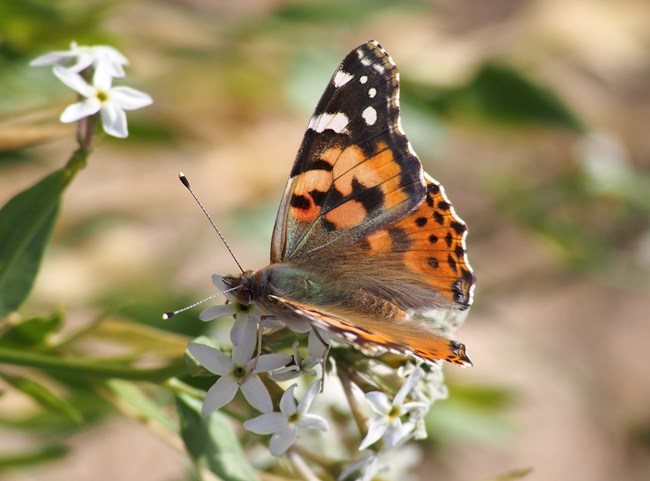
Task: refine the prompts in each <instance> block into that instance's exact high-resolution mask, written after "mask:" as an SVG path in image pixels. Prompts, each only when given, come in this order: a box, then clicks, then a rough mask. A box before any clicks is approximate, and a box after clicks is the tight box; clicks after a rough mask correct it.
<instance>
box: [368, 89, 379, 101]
mask: <svg viewBox="0 0 650 481" xmlns="http://www.w3.org/2000/svg"><path fill="white" fill-rule="evenodd" d="M375 95H377V89H376V88H374V87H373V88H371V89H369V90H368V97H370V98H371V99H374V98H375Z"/></svg>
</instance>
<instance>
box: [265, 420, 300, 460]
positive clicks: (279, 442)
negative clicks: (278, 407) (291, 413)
mask: <svg viewBox="0 0 650 481" xmlns="http://www.w3.org/2000/svg"><path fill="white" fill-rule="evenodd" d="M297 436H298V428H297V426H295V425H294V424H289V425H288V426H287V427H286V428H284V429H283V430H282V431H280V432H277V433H275V434H274V435H273V436H271V443H270V447H271V454H272V455H273V456H280V455H281V454H282V453H284V452H285V451H286V450H287V449H289V447H290V446H291V445H292V444H293V443H294V441H295V440H296V437H297Z"/></svg>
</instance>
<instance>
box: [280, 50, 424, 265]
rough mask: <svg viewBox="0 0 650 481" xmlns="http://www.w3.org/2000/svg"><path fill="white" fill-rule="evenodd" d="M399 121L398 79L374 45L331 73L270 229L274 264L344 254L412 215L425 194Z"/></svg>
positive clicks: (356, 52)
mask: <svg viewBox="0 0 650 481" xmlns="http://www.w3.org/2000/svg"><path fill="white" fill-rule="evenodd" d="M425 192H426V190H425V185H424V179H423V173H422V166H421V164H420V161H419V160H418V158H417V157H416V156H415V153H414V152H413V149H412V148H411V146H410V144H409V142H408V140H407V138H406V136H405V135H404V133H403V131H402V129H401V127H400V120H399V75H398V72H397V68H396V67H395V64H394V62H393V60H392V59H391V58H390V56H389V55H388V54H387V53H386V51H385V50H384V49H383V48H382V47H381V46H380V45H379V44H378V43H377V42H374V41H371V42H368V43H366V44H364V45H361V46H359V47H358V48H356V49H355V50H353V51H352V52H350V54H349V55H348V56H347V57H346V58H345V59H344V60H343V62H342V63H341V65H340V66H339V68H338V69H337V70H336V72H335V73H334V75H333V77H332V79H331V80H330V82H329V84H328V85H327V88H326V90H325V92H324V94H323V96H322V98H321V100H320V102H319V103H318V105H317V107H316V110H315V112H314V114H313V116H312V118H311V120H310V122H309V126H308V128H307V131H306V133H305V138H304V140H303V143H302V145H301V147H300V150H299V152H298V155H297V158H296V161H295V164H294V166H293V169H292V171H291V177H290V179H289V182H288V184H287V188H286V190H285V194H284V197H283V200H282V203H281V204H280V209H279V211H278V216H277V219H276V224H275V227H274V231H273V242H272V246H271V261H272V262H280V261H287V260H291V259H299V258H305V257H310V256H311V255H313V254H314V253H316V251H320V250H323V249H334V248H335V247H336V248H341V247H342V246H343V245H346V244H350V243H353V242H355V241H357V240H358V239H360V238H362V237H363V236H364V235H366V234H367V233H369V232H371V231H373V230H375V229H378V228H380V227H382V226H384V225H386V224H389V223H391V222H394V221H395V220H397V219H399V218H401V217H403V216H405V215H407V214H408V213H410V212H412V211H413V210H414V209H416V208H417V206H418V205H419V204H420V203H421V201H422V199H423V198H424V195H425Z"/></svg>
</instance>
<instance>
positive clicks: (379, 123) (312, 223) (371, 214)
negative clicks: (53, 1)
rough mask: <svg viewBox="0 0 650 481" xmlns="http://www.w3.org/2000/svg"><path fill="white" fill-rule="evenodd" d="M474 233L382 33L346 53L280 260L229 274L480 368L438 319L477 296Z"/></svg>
mask: <svg viewBox="0 0 650 481" xmlns="http://www.w3.org/2000/svg"><path fill="white" fill-rule="evenodd" d="M466 235H467V227H466V225H465V224H464V223H463V221H462V220H461V219H460V218H459V217H458V216H457V215H456V213H455V212H454V209H453V208H452V206H451V204H450V202H449V200H448V199H447V197H446V196H445V193H444V190H443V188H442V186H441V185H440V184H439V183H438V182H436V181H435V180H434V179H433V178H431V177H430V176H429V175H428V174H426V173H425V172H424V171H423V170H422V164H421V163H420V161H419V160H418V158H417V156H416V154H415V152H414V151H413V148H412V147H411V144H410V143H409V141H408V139H407V138H406V136H405V134H404V131H403V130H402V127H401V125H400V114H399V74H398V72H397V68H396V66H395V63H394V62H393V60H392V59H391V57H390V56H389V55H388V53H386V51H385V50H384V49H383V48H382V47H381V46H380V45H379V43H377V42H376V41H370V42H368V43H366V44H364V45H361V46H359V47H358V48H356V49H354V50H353V51H352V52H350V53H349V54H348V56H347V57H345V59H344V60H343V62H342V63H341V65H340V66H339V67H338V69H337V70H336V72H335V73H334V76H333V77H332V79H331V80H330V82H329V84H328V85H327V88H326V89H325V92H324V94H323V96H322V98H321V99H320V101H319V103H318V105H317V107H316V111H315V112H314V114H313V116H312V118H311V120H310V121H309V125H308V127H307V132H306V133H305V137H304V140H303V142H302V145H301V147H300V150H299V151H298V155H297V158H296V161H295V164H294V166H293V169H292V171H291V176H290V178H289V182H288V184H287V187H286V190H285V192H284V196H283V198H282V202H281V203H280V208H279V210H278V215H277V219H276V221H275V227H274V229H273V240H272V245H271V264H270V265H269V266H268V267H265V268H264V269H261V270H259V271H256V272H253V271H246V272H244V273H243V274H241V275H239V276H227V277H225V278H224V282H225V283H226V285H227V287H228V288H235V290H234V291H233V294H234V295H235V296H236V298H237V300H238V301H239V302H241V303H243V304H255V305H256V306H258V307H259V308H260V310H261V311H262V312H263V313H265V314H266V315H269V316H271V317H276V318H279V319H286V320H301V321H304V320H305V319H306V320H308V321H309V322H310V323H311V325H312V326H315V327H318V328H320V329H323V330H325V331H328V332H330V333H332V334H334V335H336V336H338V337H340V338H342V339H343V340H346V341H348V342H351V343H352V344H354V345H355V346H357V347H359V348H360V349H362V350H364V351H373V350H374V351H376V350H377V349H376V348H384V349H387V350H391V351H397V352H399V353H404V354H412V355H414V356H417V357H418V358H421V359H424V360H434V359H444V360H447V361H450V362H453V363H456V364H461V365H471V361H470V360H469V358H468V357H467V355H466V354H465V346H464V345H463V344H460V343H458V342H456V341H452V340H450V339H448V338H447V337H445V336H444V335H442V333H441V332H440V331H439V330H437V329H436V328H435V327H434V323H433V322H432V320H431V317H432V315H435V314H440V313H445V314H449V313H451V314H452V315H453V314H456V313H459V312H460V311H464V310H467V309H468V308H469V306H470V305H471V303H472V293H473V290H474V285H475V276H474V274H473V273H472V269H471V267H470V265H469V262H468V260H467V253H466V248H465V237H466Z"/></svg>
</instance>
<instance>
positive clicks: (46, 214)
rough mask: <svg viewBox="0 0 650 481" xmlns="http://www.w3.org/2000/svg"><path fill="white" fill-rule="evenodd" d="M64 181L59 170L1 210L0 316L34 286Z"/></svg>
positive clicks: (17, 303)
mask: <svg viewBox="0 0 650 481" xmlns="http://www.w3.org/2000/svg"><path fill="white" fill-rule="evenodd" d="M65 185H66V178H65V171H64V170H58V171H56V172H54V173H53V174H50V175H48V176H47V177H45V178H44V179H43V180H41V181H40V182H38V183H37V184H35V185H33V186H32V187H30V188H28V189H27V190H24V191H23V192H21V193H19V194H17V195H16V196H14V197H13V198H12V199H11V200H9V202H7V204H5V206H4V207H3V208H2V209H1V210H0V317H2V316H4V315H5V314H7V313H9V312H11V311H13V310H15V309H17V308H18V307H19V306H20V305H21V304H22V302H23V301H24V300H25V298H26V297H27V295H28V294H29V291H30V290H31V288H32V285H33V283H34V278H35V277H36V274H37V272H38V268H39V266H40V264H41V259H42V257H43V252H44V251H45V246H46V245H47V243H48V241H49V239H50V235H51V233H52V228H53V226H54V221H55V220H56V216H57V213H58V211H59V204H60V198H61V193H62V192H63V189H64V188H65Z"/></svg>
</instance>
